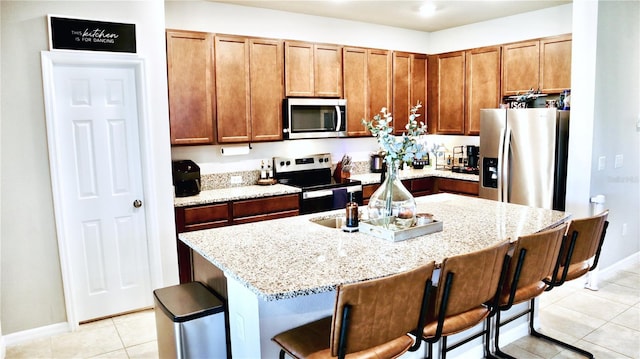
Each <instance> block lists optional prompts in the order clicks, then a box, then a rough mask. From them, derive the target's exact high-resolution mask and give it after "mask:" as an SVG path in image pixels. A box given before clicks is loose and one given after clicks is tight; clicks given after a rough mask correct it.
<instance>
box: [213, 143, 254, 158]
mask: <svg viewBox="0 0 640 359" xmlns="http://www.w3.org/2000/svg"><path fill="white" fill-rule="evenodd" d="M249 149H250V147H249V145H245V146H228V147H220V153H221V154H222V155H223V156H239V155H248V154H249Z"/></svg>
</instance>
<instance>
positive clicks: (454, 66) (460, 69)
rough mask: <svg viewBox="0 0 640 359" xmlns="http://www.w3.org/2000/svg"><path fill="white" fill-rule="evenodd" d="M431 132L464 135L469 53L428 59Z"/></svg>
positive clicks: (442, 55)
mask: <svg viewBox="0 0 640 359" xmlns="http://www.w3.org/2000/svg"><path fill="white" fill-rule="evenodd" d="M427 69H428V71H429V74H428V75H427V81H428V91H427V97H428V99H429V100H428V106H427V112H428V121H429V133H438V134H454V135H462V134H464V101H465V99H464V95H465V91H464V86H465V52H464V51H456V52H449V53H445V54H439V55H431V56H429V57H428V65H427Z"/></svg>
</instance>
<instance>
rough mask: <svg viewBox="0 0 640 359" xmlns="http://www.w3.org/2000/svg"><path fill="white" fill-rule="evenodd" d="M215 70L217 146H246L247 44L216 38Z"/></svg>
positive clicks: (232, 38)
mask: <svg viewBox="0 0 640 359" xmlns="http://www.w3.org/2000/svg"><path fill="white" fill-rule="evenodd" d="M215 69H216V106H217V128H218V142H220V143H228V142H249V141H250V139H251V123H250V106H249V104H250V98H249V96H250V92H249V44H248V40H247V39H246V38H243V37H238V36H216V37H215Z"/></svg>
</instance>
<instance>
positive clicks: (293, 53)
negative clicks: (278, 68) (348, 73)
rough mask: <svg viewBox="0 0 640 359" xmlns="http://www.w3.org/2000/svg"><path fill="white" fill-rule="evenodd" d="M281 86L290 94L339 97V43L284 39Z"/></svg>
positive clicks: (340, 93) (340, 86)
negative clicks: (282, 81)
mask: <svg viewBox="0 0 640 359" xmlns="http://www.w3.org/2000/svg"><path fill="white" fill-rule="evenodd" d="M284 46H285V79H286V80H285V83H286V85H285V88H286V95H287V96H290V97H342V46H339V45H325V44H314V43H306V42H296V41H286V42H285V44H284Z"/></svg>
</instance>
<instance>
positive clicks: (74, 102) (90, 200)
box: [47, 62, 152, 322]
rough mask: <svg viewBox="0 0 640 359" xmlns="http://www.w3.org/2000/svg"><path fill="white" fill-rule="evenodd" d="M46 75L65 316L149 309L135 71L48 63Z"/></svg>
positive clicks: (121, 67) (100, 65) (81, 317)
mask: <svg viewBox="0 0 640 359" xmlns="http://www.w3.org/2000/svg"><path fill="white" fill-rule="evenodd" d="M52 72H53V76H52V79H53V81H52V82H53V83H52V84H49V88H50V89H52V92H53V93H52V94H50V95H49V96H47V97H48V98H49V101H50V106H48V107H49V109H50V113H48V116H47V117H48V120H47V124H48V126H50V127H52V128H49V129H48V132H49V148H50V156H54V158H53V159H52V161H51V165H52V167H57V168H52V177H57V179H55V181H54V182H56V183H57V186H56V185H55V183H54V192H55V191H56V190H57V191H59V193H57V195H56V194H54V200H55V201H56V202H58V203H56V204H55V206H56V216H57V217H61V218H58V225H59V226H62V227H63V228H62V230H61V229H60V228H59V230H58V233H59V236H60V235H62V236H63V238H59V241H62V243H64V247H65V248H66V252H67V253H65V254H62V253H61V257H66V262H67V265H66V267H67V269H68V272H69V278H68V279H70V281H71V283H65V287H66V288H69V290H70V291H71V294H72V295H73V298H72V301H73V310H74V312H75V313H74V314H75V315H72V316H71V317H73V318H75V322H81V321H85V320H89V319H94V318H99V317H104V316H109V315H113V314H117V313H122V312H126V311H131V310H135V309H140V308H143V307H148V306H151V305H152V295H151V289H150V288H151V285H150V273H149V257H148V253H149V248H148V241H147V231H146V227H145V210H144V206H143V203H144V202H143V198H142V195H143V181H142V170H141V168H142V166H141V158H140V141H139V131H138V128H139V127H138V121H139V118H138V113H139V111H138V99H137V97H138V93H137V90H136V89H137V84H136V68H135V67H134V66H127V65H126V64H125V65H122V64H119V65H109V64H108V62H105V63H97V64H75V65H74V64H54V65H53V67H52ZM49 117H52V118H49ZM52 137H53V138H52ZM54 174H55V175H54ZM68 279H65V281H68ZM66 299H67V300H70V299H71V298H66ZM67 307H69V306H67Z"/></svg>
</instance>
